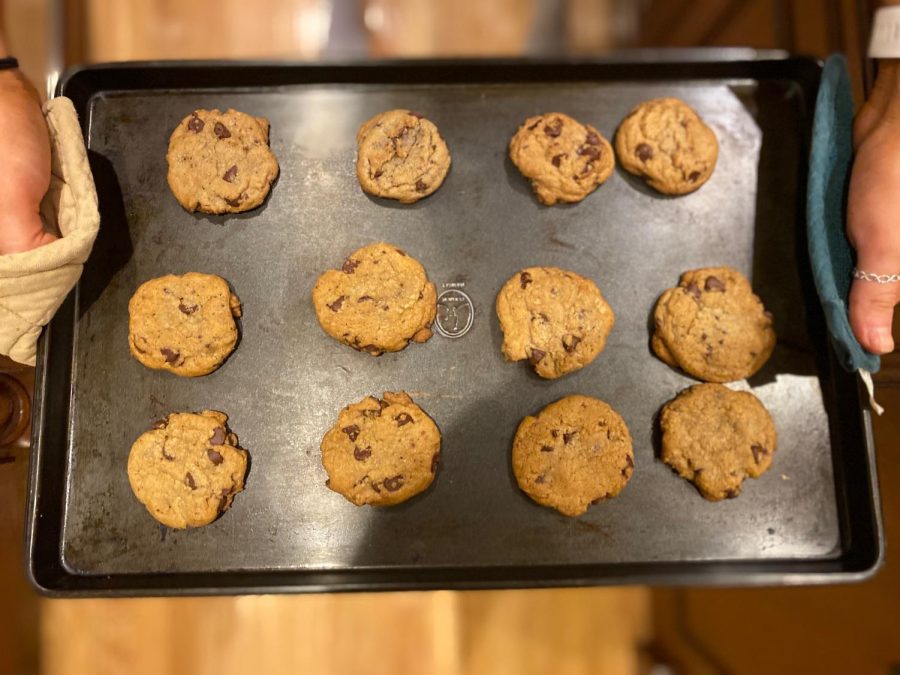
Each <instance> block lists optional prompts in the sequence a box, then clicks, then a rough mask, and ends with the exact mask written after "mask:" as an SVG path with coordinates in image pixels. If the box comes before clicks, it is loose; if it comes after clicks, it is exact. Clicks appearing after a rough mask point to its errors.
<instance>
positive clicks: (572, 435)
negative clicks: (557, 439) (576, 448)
mask: <svg viewBox="0 0 900 675" xmlns="http://www.w3.org/2000/svg"><path fill="white" fill-rule="evenodd" d="M577 433H578V432H577V431H567V432H566V433H564V434H563V443H565V444H566V445H568V444H569V443H570V442H571V441H572V439H573V438H575V434H577Z"/></svg>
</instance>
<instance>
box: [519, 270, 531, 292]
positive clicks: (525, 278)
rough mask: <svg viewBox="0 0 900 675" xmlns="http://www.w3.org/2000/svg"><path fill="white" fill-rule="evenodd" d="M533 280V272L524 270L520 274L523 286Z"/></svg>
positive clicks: (520, 281)
mask: <svg viewBox="0 0 900 675" xmlns="http://www.w3.org/2000/svg"><path fill="white" fill-rule="evenodd" d="M531 281H532V280H531V274H530V273H529V272H522V274H520V275H519V283H520V284H521V285H522V288H525V287H526V286H527V285H528V284H530V283H531Z"/></svg>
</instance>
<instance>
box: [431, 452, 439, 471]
mask: <svg viewBox="0 0 900 675" xmlns="http://www.w3.org/2000/svg"><path fill="white" fill-rule="evenodd" d="M440 461H441V453H440V452H436V453H434V454H433V455H432V456H431V473H434V472H435V471H437V468H438V464H439V463H440Z"/></svg>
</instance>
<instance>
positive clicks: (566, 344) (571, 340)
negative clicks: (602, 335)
mask: <svg viewBox="0 0 900 675" xmlns="http://www.w3.org/2000/svg"><path fill="white" fill-rule="evenodd" d="M579 342H581V338H580V337H578V336H577V335H568V334H567V335H563V338H562V343H563V348H564V349H565V350H566V351H567V352H569V353H570V354H571V353H572V352H574V351H575V348H576V347H577V346H578V343H579Z"/></svg>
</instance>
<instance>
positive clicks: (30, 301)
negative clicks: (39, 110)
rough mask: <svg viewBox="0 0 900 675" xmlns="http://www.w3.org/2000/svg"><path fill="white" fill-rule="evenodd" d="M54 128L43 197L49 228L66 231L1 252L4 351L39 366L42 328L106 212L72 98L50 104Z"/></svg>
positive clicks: (47, 110) (0, 340)
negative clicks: (28, 247)
mask: <svg viewBox="0 0 900 675" xmlns="http://www.w3.org/2000/svg"><path fill="white" fill-rule="evenodd" d="M44 117H45V118H46V120H47V128H48V130H49V132H50V150H51V160H52V165H51V177H50V189H49V190H48V191H47V194H46V195H45V196H44V200H43V201H42V202H41V218H42V220H43V221H44V227H45V229H47V230H48V231H50V232H57V233H59V234H61V235H62V236H61V237H60V239H58V240H57V241H55V242H53V243H51V244H47V245H46V246H41V247H40V248H37V249H35V250H33V251H27V252H25V253H14V254H10V255H3V256H0V354H8V355H9V356H10V358H12V359H13V360H15V361H18V362H20V363H25V364H28V365H34V361H35V352H36V344H37V339H38V336H39V335H40V334H41V328H42V327H43V326H44V325H45V324H46V323H47V322H48V321H49V320H50V319H51V318H52V317H53V314H54V313H55V312H56V310H57V309H58V308H59V306H60V305H61V304H62V302H63V300H64V299H65V297H66V295H68V293H69V291H70V290H72V287H73V286H74V285H75V284H76V282H77V281H78V278H79V277H80V276H81V270H82V267H83V266H84V262H85V260H87V257H88V255H89V254H90V252H91V247H92V246H93V244H94V239H95V238H96V236H97V230H98V229H99V227H100V213H99V212H98V210H97V191H96V190H95V188H94V179H93V177H92V176H91V169H90V166H89V165H88V159H87V152H86V151H85V147H84V140H83V138H82V135H81V127H80V126H79V124H78V116H77V115H76V113H75V108H74V106H73V105H72V102H71V101H70V100H69V99H67V98H64V97H63V98H55V99H53V100H51V101H48V102H47V104H46V105H45V106H44Z"/></svg>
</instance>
